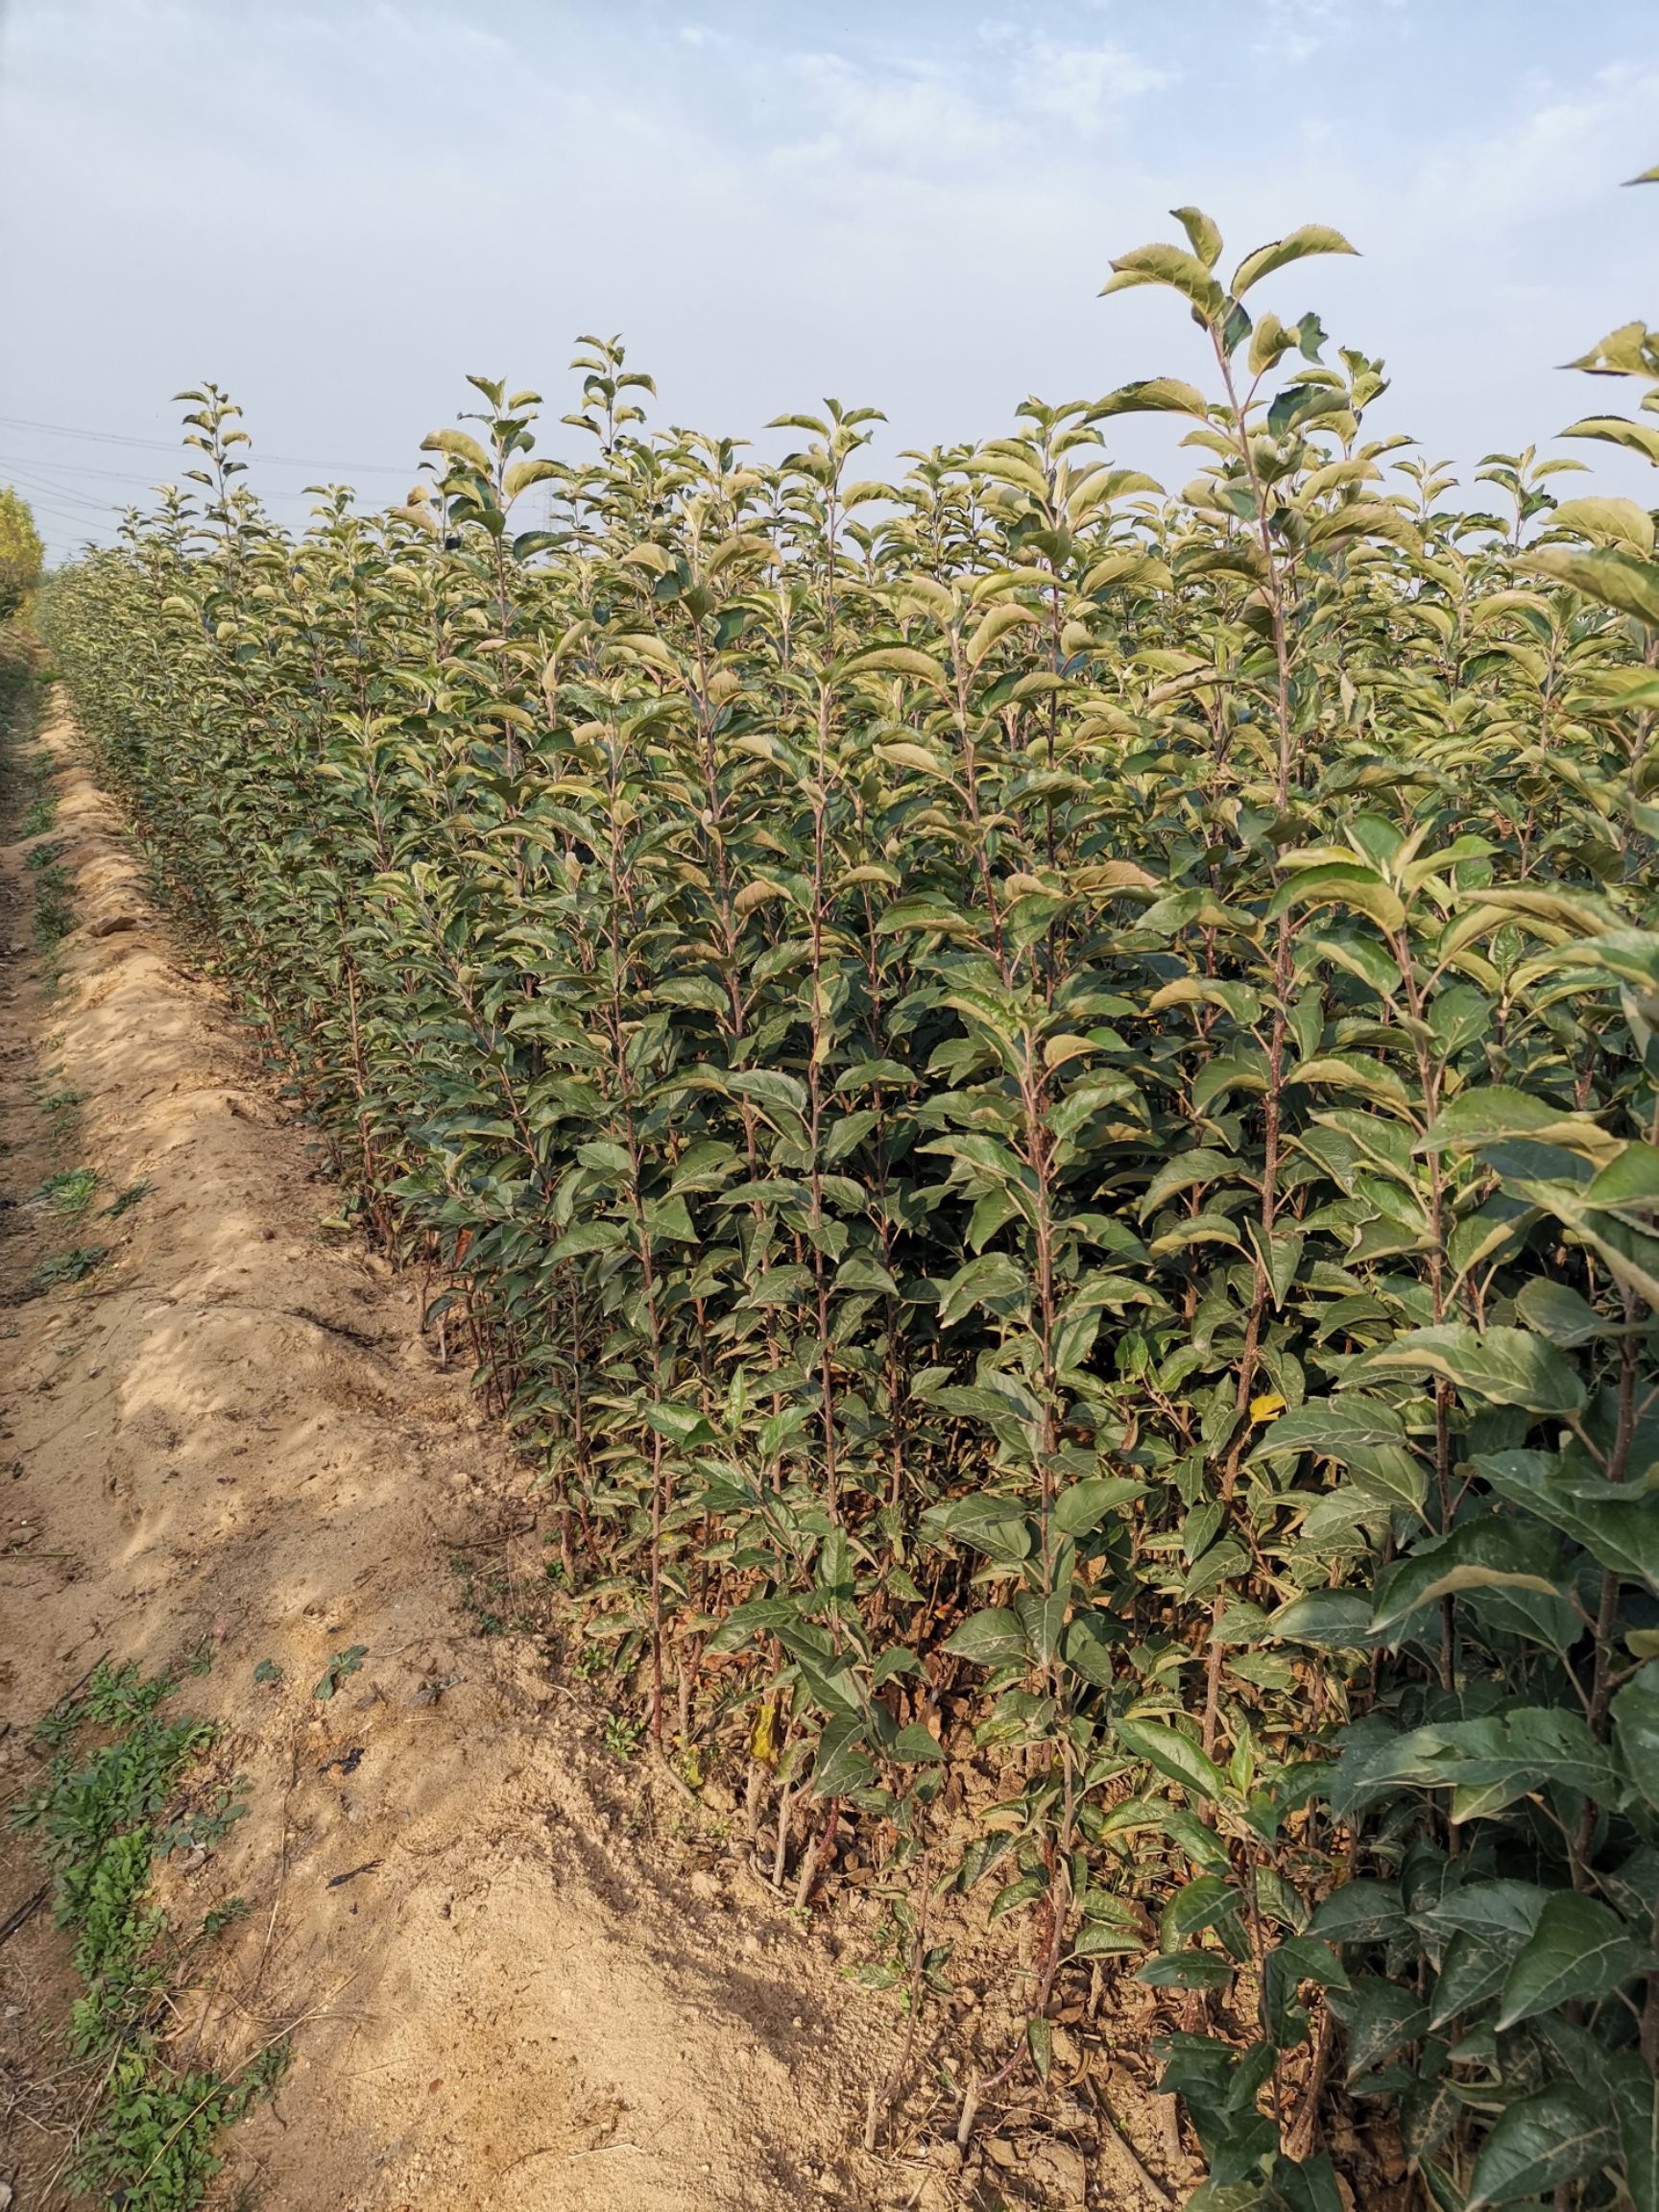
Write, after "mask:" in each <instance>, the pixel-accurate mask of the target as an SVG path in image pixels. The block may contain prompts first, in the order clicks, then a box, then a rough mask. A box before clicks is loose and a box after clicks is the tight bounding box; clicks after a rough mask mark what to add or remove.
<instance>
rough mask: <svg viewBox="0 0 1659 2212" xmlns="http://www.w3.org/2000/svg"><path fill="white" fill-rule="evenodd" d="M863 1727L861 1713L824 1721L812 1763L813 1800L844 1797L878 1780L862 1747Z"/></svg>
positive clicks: (865, 1723) (866, 1725)
mask: <svg viewBox="0 0 1659 2212" xmlns="http://www.w3.org/2000/svg"><path fill="white" fill-rule="evenodd" d="M867 1727H868V1723H867V1722H866V1720H865V1719H864V1717H863V1715H862V1714H861V1713H838V1714H836V1716H835V1718H834V1719H831V1720H827V1721H826V1722H825V1724H824V1732H823V1734H822V1735H821V1736H820V1737H819V1739H818V1756H817V1758H816V1759H815V1760H814V1761H813V1763H812V1794H813V1795H814V1796H815V1797H846V1796H849V1795H850V1794H851V1793H852V1792H853V1791H855V1790H868V1789H869V1788H870V1786H871V1785H872V1783H874V1782H875V1781H876V1780H877V1779H878V1776H877V1771H876V1767H875V1766H874V1764H873V1763H872V1761H871V1760H870V1758H869V1757H868V1756H867V1754H866V1753H865V1751H864V1748H863V1745H864V1740H865V1734H866V1730H867Z"/></svg>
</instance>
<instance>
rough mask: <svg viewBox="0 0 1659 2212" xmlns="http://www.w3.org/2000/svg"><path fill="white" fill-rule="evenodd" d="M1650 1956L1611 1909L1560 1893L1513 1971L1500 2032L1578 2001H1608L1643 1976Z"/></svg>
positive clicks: (1506, 1987) (1501, 2009) (1506, 1986)
mask: <svg viewBox="0 0 1659 2212" xmlns="http://www.w3.org/2000/svg"><path fill="white" fill-rule="evenodd" d="M1646 1956H1647V1955H1646V1953H1645V1952H1644V1951H1643V1950H1642V1948H1641V1946H1640V1945H1639V1944H1638V1943H1636V1942H1634V1941H1633V1940H1632V1939H1631V1937H1630V1935H1629V1934H1628V1932H1627V1930H1626V1929H1625V1926H1624V1923H1623V1920H1621V1919H1620V1917H1619V1915H1618V1913H1617V1912H1615V1911H1612V1909H1611V1908H1610V1907H1609V1906H1606V1905H1602V1904H1600V1903H1599V1902H1598V1901H1597V1899H1595V1898H1594V1897H1582V1896H1578V1895H1576V1894H1575V1892H1573V1891H1572V1890H1566V1889H1563V1890H1558V1891H1557V1892H1556V1894H1555V1895H1554V1896H1552V1897H1551V1899H1550V1901H1549V1903H1548V1904H1547V1905H1546V1906H1545V1907H1544V1910H1543V1911H1542V1912H1541V1913H1540V1914H1539V1917H1538V1925H1537V1926H1536V1928H1534V1930H1533V1931H1532V1934H1531V1936H1530V1937H1529V1938H1528V1939H1527V1943H1526V1945H1525V1947H1524V1948H1523V1950H1522V1951H1521V1953H1520V1955H1519V1957H1518V1958H1517V1959H1516V1960H1515V1963H1514V1965H1513V1966H1512V1967H1511V1968H1510V1970H1509V1977H1508V1980H1507V1981H1506V1982H1505V1983H1504V1984H1503V2001H1502V2004H1501V2005H1500V2007H1499V2011H1498V2028H1499V2031H1500V2032H1503V2030H1504V2029H1505V2028H1513V2027H1515V2026H1516V2025H1517V2023H1518V2022H1520V2021H1522V2020H1530V2019H1531V2018H1532V2016H1533V2014H1534V2013H1537V2012H1551V2011H1553V2010H1554V2009H1555V2008H1556V2007H1557V2006H1560V2005H1567V2004H1570V2003H1572V2002H1573V2001H1574V2000H1575V1999H1584V2000H1586V2001H1589V2000H1594V1999H1596V1998H1599V1997H1610V1996H1611V1995H1612V1994H1613V1992H1614V1990H1615V1989H1618V1988H1620V1987H1622V1986H1623V1984H1624V1983H1626V1982H1628V1981H1629V1980H1630V1978H1631V1977H1632V1976H1633V1975H1635V1974H1637V1973H1640V1972H1641V1970H1642V1967H1643V1964H1644V1960H1645V1959H1646Z"/></svg>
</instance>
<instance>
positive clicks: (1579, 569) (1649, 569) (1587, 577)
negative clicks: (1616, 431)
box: [1521, 423, 1659, 630]
mask: <svg viewBox="0 0 1659 2212" xmlns="http://www.w3.org/2000/svg"><path fill="white" fill-rule="evenodd" d="M1630 428H1631V429H1632V430H1637V429H1638V428H1639V426H1638V425H1637V424H1635V423H1632V424H1631V425H1630ZM1640 429H1641V435H1642V436H1643V437H1644V438H1645V439H1646V440H1647V442H1648V443H1650V444H1651V445H1653V447H1654V451H1652V452H1648V453H1647V458H1648V460H1650V461H1651V460H1656V459H1659V431H1654V430H1650V429H1647V427H1646V426H1645V425H1643V426H1640ZM1618 443H1619V444H1622V445H1633V444H1636V443H1637V441H1636V440H1635V439H1621V440H1619V441H1618ZM1641 449H1642V450H1646V446H1643V447H1642V448H1641ZM1521 565H1522V566H1523V567H1525V568H1530V569H1533V570H1535V571H1536V572H1537V573H1538V574H1540V575H1543V576H1549V577H1551V578H1553V580H1554V581H1555V582H1556V583H1557V584H1565V585H1567V586H1569V587H1570V588H1571V589H1573V590H1575V591H1577V592H1579V593H1580V594H1581V595H1582V596H1583V597H1584V598H1586V599H1594V600H1595V601H1596V602H1597V603H1598V604H1599V606H1602V607H1611V608H1612V609H1613V610H1614V611H1615V613H1620V614H1633V615H1634V616H1635V617H1636V619H1637V621H1638V622H1645V623H1647V625H1648V627H1649V628H1650V629H1655V630H1659V563H1654V562H1652V561H1638V560H1636V559H1635V558H1634V556H1633V555H1631V554H1628V553H1614V552H1610V551H1603V552H1598V553H1572V552H1569V551H1568V550H1567V548H1566V547H1565V546H1561V545H1540V546H1536V547H1534V549H1533V550H1532V551H1531V552H1530V553H1527V554H1525V555H1523V557H1522V561H1521Z"/></svg>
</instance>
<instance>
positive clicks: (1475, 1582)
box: [1371, 1514, 1576, 1644]
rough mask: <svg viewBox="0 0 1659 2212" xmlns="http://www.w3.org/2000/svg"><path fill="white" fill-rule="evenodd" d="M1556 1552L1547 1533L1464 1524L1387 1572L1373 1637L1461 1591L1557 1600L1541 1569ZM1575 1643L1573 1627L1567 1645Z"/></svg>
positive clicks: (1510, 1525) (1507, 1523) (1500, 1523)
mask: <svg viewBox="0 0 1659 2212" xmlns="http://www.w3.org/2000/svg"><path fill="white" fill-rule="evenodd" d="M1554 1550H1555V1547H1554V1545H1553V1543H1552V1542H1551V1540H1550V1538H1549V1537H1548V1535H1547V1534H1546V1532H1545V1531H1544V1530H1542V1529H1540V1528H1537V1527H1528V1526H1527V1523H1525V1522H1520V1521H1515V1520H1512V1519H1502V1518H1500V1517H1499V1516H1498V1515H1496V1514H1492V1515H1486V1516H1483V1517H1482V1518H1481V1519H1479V1520H1477V1521H1467V1522H1465V1523H1464V1524H1463V1525H1462V1527H1458V1528H1455V1529H1454V1530H1453V1532H1452V1534H1451V1535H1450V1536H1443V1537H1437V1538H1434V1539H1431V1541H1430V1542H1428V1543H1425V1544H1420V1545H1419V1546H1418V1547H1417V1549H1416V1551H1413V1552H1412V1554H1411V1556H1410V1557H1409V1558H1408V1559H1404V1560H1401V1561H1400V1562H1399V1563H1398V1564H1397V1565H1395V1566H1394V1567H1392V1568H1390V1569H1389V1570H1388V1572H1387V1575H1385V1577H1384V1579H1383V1583H1382V1584H1381V1585H1380V1587H1379V1591H1378V1598H1377V1611H1376V1613H1375V1614H1374V1615H1373V1617H1372V1621H1371V1628H1372V1633H1373V1634H1374V1635H1376V1636H1378V1637H1383V1636H1385V1635H1387V1634H1388V1632H1389V1631H1390V1630H1395V1629H1398V1628H1399V1627H1400V1626H1401V1624H1402V1623H1405V1622H1407V1621H1408V1620H1409V1619H1410V1618H1411V1616H1412V1615H1413V1614H1414V1613H1416V1612H1418V1611H1420V1610H1421V1608H1422V1607H1424V1606H1426V1605H1432V1604H1434V1603H1435V1602H1436V1601H1437V1600H1438V1599H1441V1598H1448V1597H1452V1596H1454V1595H1455V1594H1456V1593H1457V1592H1459V1591H1465V1590H1486V1589H1503V1590H1527V1591H1534V1592H1536V1593H1537V1594H1538V1595H1540V1596H1541V1597H1545V1598H1552V1599H1561V1596H1562V1594H1561V1591H1560V1589H1559V1587H1558V1586H1557V1584H1556V1582H1555V1580H1554V1578H1553V1577H1552V1576H1551V1575H1549V1574H1547V1573H1545V1572H1544V1571H1543V1570H1544V1568H1545V1567H1546V1566H1547V1565H1549V1564H1552V1563H1553V1556H1554ZM1575 1641H1576V1623H1574V1626H1573V1629H1572V1631H1571V1632H1570V1634H1569V1644H1571V1643H1573V1642H1575Z"/></svg>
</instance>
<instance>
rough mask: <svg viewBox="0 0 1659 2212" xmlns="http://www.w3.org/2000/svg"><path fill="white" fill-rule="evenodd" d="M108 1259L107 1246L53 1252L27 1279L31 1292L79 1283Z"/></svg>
mask: <svg viewBox="0 0 1659 2212" xmlns="http://www.w3.org/2000/svg"><path fill="white" fill-rule="evenodd" d="M108 1257H109V1247H108V1244H77V1245H76V1246H75V1248H74V1250H73V1251H71V1252H54V1253H52V1254H51V1255H50V1256H49V1257H48V1258H47V1259H44V1260H42V1261H41V1262H40V1264H39V1266H38V1267H36V1270H35V1272H34V1274H33V1275H31V1276H30V1278H29V1284H28V1287H29V1288H30V1289H31V1290H58V1289H60V1288H61V1287H62V1286H63V1285H64V1284H65V1283H80V1282H82V1281H84V1278H85V1277H86V1276H88V1275H90V1274H91V1272H92V1270H93V1269H94V1268H95V1267H102V1266H103V1264H104V1262H105V1261H106V1260H108Z"/></svg>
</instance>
